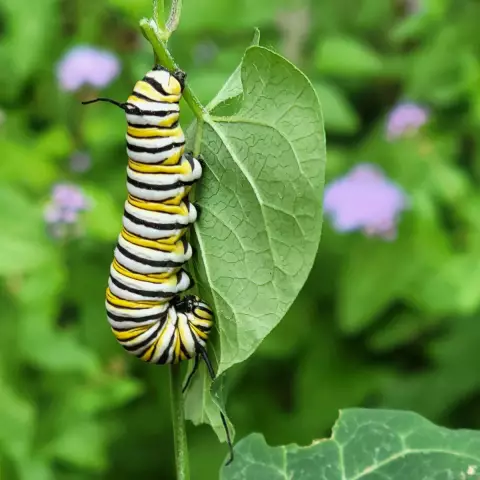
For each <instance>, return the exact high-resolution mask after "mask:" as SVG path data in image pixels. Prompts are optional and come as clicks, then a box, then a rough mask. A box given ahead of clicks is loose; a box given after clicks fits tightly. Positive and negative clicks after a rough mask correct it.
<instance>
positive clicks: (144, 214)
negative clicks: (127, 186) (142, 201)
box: [125, 201, 197, 231]
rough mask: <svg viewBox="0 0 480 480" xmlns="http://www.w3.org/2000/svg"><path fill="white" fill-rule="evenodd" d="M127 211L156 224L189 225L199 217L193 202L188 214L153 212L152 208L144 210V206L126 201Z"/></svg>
mask: <svg viewBox="0 0 480 480" xmlns="http://www.w3.org/2000/svg"><path fill="white" fill-rule="evenodd" d="M180 205H181V206H184V205H185V204H184V203H183V202H182V203H181V204H180ZM125 211H126V212H128V213H129V214H130V215H133V216H134V217H136V218H138V219H139V220H143V221H145V222H152V223H155V224H156V225H165V226H167V227H168V225H172V224H174V223H179V224H180V225H185V226H188V225H189V224H191V223H193V222H195V220H196V219H197V209H196V208H195V206H194V205H193V203H189V204H188V214H187V215H180V214H177V213H164V212H152V211H150V210H144V209H142V208H138V207H135V206H134V205H131V204H130V203H129V202H128V201H126V202H125ZM159 231H160V230H159Z"/></svg>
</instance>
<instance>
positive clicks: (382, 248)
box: [337, 232, 418, 333]
mask: <svg viewBox="0 0 480 480" xmlns="http://www.w3.org/2000/svg"><path fill="white" fill-rule="evenodd" d="M412 248H413V246H412V242H411V241H410V239H409V236H408V235H407V234H404V233H403V232H402V234H401V235H399V238H398V239H397V240H396V241H395V242H385V241H383V240H377V239H359V241H358V243H357V244H356V245H354V246H352V248H350V251H349V253H348V256H347V258H346V261H345V263H344V265H343V268H342V272H341V273H340V279H339V286H338V293H337V308H338V316H339V322H340V325H341V327H342V329H343V330H344V331H345V332H348V333H356V332H358V331H360V330H362V329H363V328H365V327H367V326H368V325H369V324H370V323H371V322H373V321H374V320H375V318H376V316H377V315H378V314H379V313H381V312H382V311H383V309H384V308H385V307H386V306H387V305H388V304H389V303H390V302H391V301H392V300H394V299H396V298H398V296H399V295H400V293H401V292H402V291H403V290H404V288H405V286H406V285H408V283H409V282H410V281H411V279H413V278H414V276H415V274H416V273H417V272H418V270H417V265H416V264H415V262H412V261H411V258H412ZM372 266H375V268H373V267H372ZM392 272H395V275H392Z"/></svg>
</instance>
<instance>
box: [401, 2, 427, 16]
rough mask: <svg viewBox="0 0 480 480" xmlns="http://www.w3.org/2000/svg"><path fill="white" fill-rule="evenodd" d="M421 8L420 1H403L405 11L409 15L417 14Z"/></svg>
mask: <svg viewBox="0 0 480 480" xmlns="http://www.w3.org/2000/svg"><path fill="white" fill-rule="evenodd" d="M422 7H423V6H422V4H421V1H420V0H405V10H406V11H407V13H408V14H410V15H414V14H416V13H419V12H420V11H421V10H422Z"/></svg>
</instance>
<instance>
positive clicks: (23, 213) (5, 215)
mask: <svg viewBox="0 0 480 480" xmlns="http://www.w3.org/2000/svg"><path fill="white" fill-rule="evenodd" d="M0 204H1V205H2V208H1V210H0V223H1V225H2V235H0V252H1V254H0V276H8V275H15V274H20V273H25V272H29V271H32V270H34V269H35V268H37V267H38V266H39V265H41V264H44V263H48V261H49V259H50V258H51V257H52V256H53V254H54V251H53V248H52V246H51V244H50V242H49V241H48V238H47V236H46V235H45V234H44V226H43V221H42V218H41V211H40V209H39V207H38V205H36V204H34V203H33V202H31V201H30V200H29V199H28V198H27V197H26V196H24V195H22V194H21V193H20V192H19V191H16V190H14V189H12V188H9V187H4V186H1V187H0Z"/></svg>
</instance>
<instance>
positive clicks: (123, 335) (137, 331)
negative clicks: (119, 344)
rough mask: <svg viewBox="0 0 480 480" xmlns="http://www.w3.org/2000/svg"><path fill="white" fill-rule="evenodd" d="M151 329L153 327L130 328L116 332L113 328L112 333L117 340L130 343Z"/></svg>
mask: <svg viewBox="0 0 480 480" xmlns="http://www.w3.org/2000/svg"><path fill="white" fill-rule="evenodd" d="M150 327H151V325H147V326H145V327H136V328H129V329H128V330H115V329H114V328H112V331H113V334H114V335H115V338H116V339H117V340H120V341H122V340H123V341H125V340H127V341H128V340H133V339H134V338H136V337H138V336H139V335H141V334H142V333H145V332H146V331H147V330H148V329H149V328H150Z"/></svg>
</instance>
